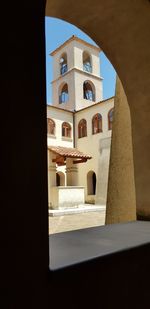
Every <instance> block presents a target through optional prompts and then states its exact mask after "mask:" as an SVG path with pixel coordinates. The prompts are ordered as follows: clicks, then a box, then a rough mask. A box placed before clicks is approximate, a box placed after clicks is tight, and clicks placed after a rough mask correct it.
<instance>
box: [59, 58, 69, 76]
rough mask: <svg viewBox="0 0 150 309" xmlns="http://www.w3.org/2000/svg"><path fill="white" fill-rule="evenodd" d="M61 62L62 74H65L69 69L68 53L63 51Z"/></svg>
mask: <svg viewBox="0 0 150 309" xmlns="http://www.w3.org/2000/svg"><path fill="white" fill-rule="evenodd" d="M59 63H60V74H61V75H63V74H65V73H66V72H67V71H68V65H67V54H66V53H63V54H62V55H61V57H60V60H59Z"/></svg>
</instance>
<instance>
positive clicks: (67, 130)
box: [62, 122, 71, 137]
mask: <svg viewBox="0 0 150 309" xmlns="http://www.w3.org/2000/svg"><path fill="white" fill-rule="evenodd" d="M62 136H63V137H71V125H70V124H69V123H68V122H63V124H62Z"/></svg>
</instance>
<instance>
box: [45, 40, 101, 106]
mask: <svg viewBox="0 0 150 309" xmlns="http://www.w3.org/2000/svg"><path fill="white" fill-rule="evenodd" d="M99 53H100V48H99V47H97V46H94V45H92V44H89V43H87V42H85V41H84V40H81V39H79V38H78V37H76V36H72V37H71V38H70V39H69V40H67V41H66V42H64V43H63V44H62V45H61V46H59V47H58V48H57V49H55V50H54V51H53V52H52V53H51V54H50V55H51V56H53V74H54V76H53V81H52V100H53V105H54V106H57V107H59V108H63V109H66V110H70V111H78V110H80V109H82V108H85V107H87V106H90V105H93V104H95V103H96V102H99V101H101V100H102V99H103V98H102V78H101V77H100V59H99Z"/></svg>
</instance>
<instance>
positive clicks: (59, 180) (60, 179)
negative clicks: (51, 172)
mask: <svg viewBox="0 0 150 309" xmlns="http://www.w3.org/2000/svg"><path fill="white" fill-rule="evenodd" d="M56 186H57V187H58V186H65V174H64V173H63V172H61V171H58V172H57V173H56Z"/></svg>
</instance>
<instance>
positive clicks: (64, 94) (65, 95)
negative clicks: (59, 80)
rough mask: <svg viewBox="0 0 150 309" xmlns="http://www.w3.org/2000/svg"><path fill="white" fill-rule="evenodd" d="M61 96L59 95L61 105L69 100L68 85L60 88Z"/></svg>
mask: <svg viewBox="0 0 150 309" xmlns="http://www.w3.org/2000/svg"><path fill="white" fill-rule="evenodd" d="M60 89H61V90H60V95H59V103H60V104H61V103H66V102H68V100H69V93H68V84H67V83H66V84H64V85H63V86H62V88H61V87H60Z"/></svg>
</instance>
